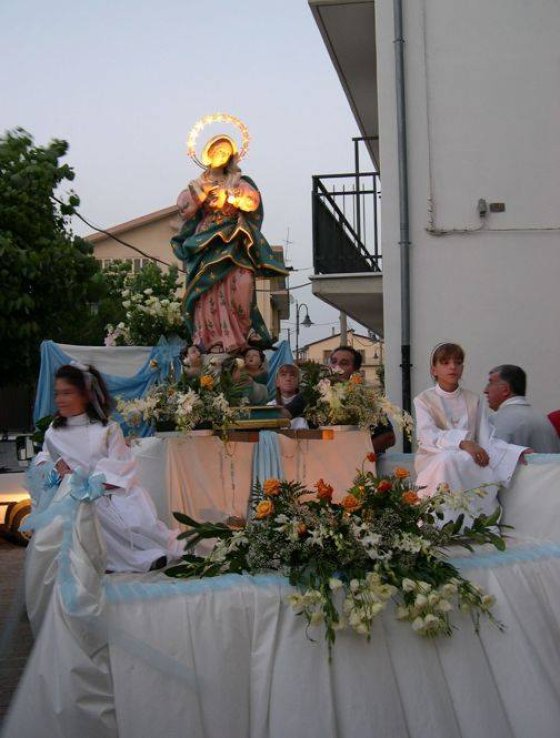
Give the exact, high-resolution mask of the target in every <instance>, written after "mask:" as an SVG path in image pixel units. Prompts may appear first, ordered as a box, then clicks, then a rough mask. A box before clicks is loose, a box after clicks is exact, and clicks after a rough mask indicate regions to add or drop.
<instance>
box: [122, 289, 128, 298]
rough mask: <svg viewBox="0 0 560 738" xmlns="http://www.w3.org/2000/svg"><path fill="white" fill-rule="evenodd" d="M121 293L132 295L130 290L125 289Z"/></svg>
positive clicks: (126, 295) (124, 295) (125, 295)
mask: <svg viewBox="0 0 560 738" xmlns="http://www.w3.org/2000/svg"><path fill="white" fill-rule="evenodd" d="M121 295H122V296H123V297H128V296H129V295H130V290H123V291H122V292H121Z"/></svg>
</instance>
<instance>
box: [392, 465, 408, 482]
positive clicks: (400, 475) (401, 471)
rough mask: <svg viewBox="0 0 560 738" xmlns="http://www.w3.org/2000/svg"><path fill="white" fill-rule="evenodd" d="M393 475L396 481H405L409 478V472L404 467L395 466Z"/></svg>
mask: <svg viewBox="0 0 560 738" xmlns="http://www.w3.org/2000/svg"><path fill="white" fill-rule="evenodd" d="M393 474H394V475H395V477H396V478H397V479H406V478H407V477H409V476H410V472H409V471H408V469H405V468H404V466H396V467H395V468H394V469H393Z"/></svg>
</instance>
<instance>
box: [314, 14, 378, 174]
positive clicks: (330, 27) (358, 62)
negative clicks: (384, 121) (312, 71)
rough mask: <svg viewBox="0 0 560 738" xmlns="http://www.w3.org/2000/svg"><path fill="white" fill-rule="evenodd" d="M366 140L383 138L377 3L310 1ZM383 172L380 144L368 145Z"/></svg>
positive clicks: (373, 142)
mask: <svg viewBox="0 0 560 738" xmlns="http://www.w3.org/2000/svg"><path fill="white" fill-rule="evenodd" d="M308 2H309V7H310V9H311V12H312V13H313V17H314V18H315V22H316V23H317V25H318V27H319V30H320V32H321V36H322V37H323V41H324V43H325V46H326V47H327V51H328V52H329V56H330V57H331V61H332V63H333V65H334V68H335V69H336V71H337V73H338V76H339V79H340V82H341V84H342V87H343V89H344V92H345V93H346V97H347V98H348V102H349V103H350V107H351V109H352V113H353V114H354V118H355V119H356V123H357V124H358V128H359V129H360V133H361V135H362V136H364V137H366V136H379V116H378V110H377V53H376V52H377V50H376V42H375V2H374V0H308ZM367 146H368V150H369V152H370V155H371V157H372V159H373V161H374V163H375V165H376V167H377V170H378V171H379V143H378V141H369V142H367Z"/></svg>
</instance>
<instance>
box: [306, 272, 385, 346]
mask: <svg viewBox="0 0 560 738" xmlns="http://www.w3.org/2000/svg"><path fill="white" fill-rule="evenodd" d="M309 279H310V280H311V290H312V292H313V294H314V295H315V297H318V298H319V299H320V300H323V302H326V303H327V304H329V305H332V307H334V308H336V309H337V310H340V311H341V312H343V313H346V315H348V317H350V318H353V319H354V320H356V321H357V322H358V323H361V325H364V326H365V327H366V328H369V330H371V331H374V333H378V334H379V335H383V274H382V273H381V272H360V273H359V274H314V275H313V276H311V277H309Z"/></svg>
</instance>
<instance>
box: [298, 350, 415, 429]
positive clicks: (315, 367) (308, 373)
mask: <svg viewBox="0 0 560 738" xmlns="http://www.w3.org/2000/svg"><path fill="white" fill-rule="evenodd" d="M301 392H302V394H303V395H304V397H305V400H306V408H305V413H304V415H305V418H306V420H307V421H308V422H309V423H310V424H311V425H315V426H324V425H357V426H359V427H360V428H362V429H368V428H370V427H371V426H377V425H380V424H382V423H384V422H386V421H387V417H388V416H390V417H391V418H392V419H393V420H394V421H395V423H396V425H397V426H398V427H399V428H400V429H401V430H403V429H404V431H405V432H406V433H407V435H409V436H411V435H412V428H413V420H412V417H411V416H410V415H409V414H408V413H406V412H404V411H403V410H401V409H400V408H398V407H397V406H396V405H394V404H393V403H392V402H390V401H389V400H388V399H387V398H386V397H385V396H384V395H380V394H379V392H378V391H377V390H376V389H375V388H374V387H371V386H370V385H367V384H365V383H364V381H363V379H362V376H361V374H359V373H358V372H356V373H354V374H352V376H351V377H350V379H349V380H347V381H345V380H342V379H341V378H340V375H339V374H338V373H337V372H335V371H333V370H332V369H330V368H327V367H323V366H321V365H319V364H317V363H315V362H308V363H307V364H305V365H304V367H303V372H302V382H301Z"/></svg>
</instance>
